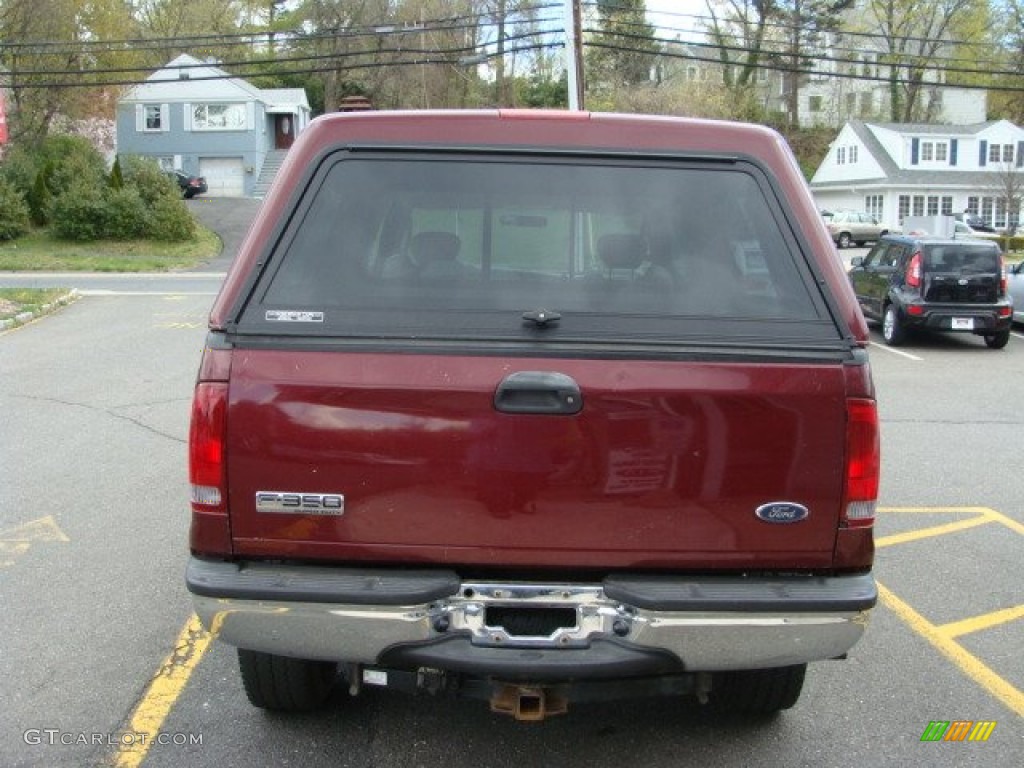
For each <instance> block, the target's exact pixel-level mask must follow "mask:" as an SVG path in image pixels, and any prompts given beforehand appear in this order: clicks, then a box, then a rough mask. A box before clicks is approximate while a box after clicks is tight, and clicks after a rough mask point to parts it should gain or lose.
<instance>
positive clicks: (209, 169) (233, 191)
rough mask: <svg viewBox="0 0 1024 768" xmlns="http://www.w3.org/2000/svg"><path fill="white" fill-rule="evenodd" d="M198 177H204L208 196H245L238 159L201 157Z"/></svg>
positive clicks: (240, 160)
mask: <svg viewBox="0 0 1024 768" xmlns="http://www.w3.org/2000/svg"><path fill="white" fill-rule="evenodd" d="M199 175H200V176H204V177H206V186H207V187H208V188H209V192H208V193H207V194H209V195H212V196H216V197H242V196H243V195H244V194H245V175H244V173H243V172H242V158H240V157H201V158H199Z"/></svg>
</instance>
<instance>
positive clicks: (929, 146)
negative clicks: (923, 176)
mask: <svg viewBox="0 0 1024 768" xmlns="http://www.w3.org/2000/svg"><path fill="white" fill-rule="evenodd" d="M921 162H922V163H946V162H949V143H948V142H945V141H922V142H921Z"/></svg>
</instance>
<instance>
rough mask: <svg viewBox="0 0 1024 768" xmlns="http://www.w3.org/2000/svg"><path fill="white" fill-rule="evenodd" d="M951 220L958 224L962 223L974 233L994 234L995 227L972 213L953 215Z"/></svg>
mask: <svg viewBox="0 0 1024 768" xmlns="http://www.w3.org/2000/svg"><path fill="white" fill-rule="evenodd" d="M953 218H954V219H956V220H957V221H959V222H963V223H964V224H966V225H967V226H968V227H970V228H971V229H972V230H974V231H975V232H989V233H994V232H995V231H996V230H995V227H993V226H992V225H990V224H989V223H988V222H986V221H985V220H984V219H983V218H981V216H978V215H976V214H973V213H967V212H966V211H965V212H964V213H954V214H953Z"/></svg>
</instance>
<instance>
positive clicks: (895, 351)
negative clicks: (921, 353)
mask: <svg viewBox="0 0 1024 768" xmlns="http://www.w3.org/2000/svg"><path fill="white" fill-rule="evenodd" d="M871 346H872V347H877V348H878V349H884V350H885V351H886V352H892V353H893V354H894V355H899V356H900V357H905V358H907V359H908V360H916V361H917V362H919V363H923V362H924V358H923V357H918V356H917V355H912V354H910V353H909V352H904V351H903V350H902V349H893V348H892V347H890V346H888V345H886V344H879V343H878V342H877V341H872V342H871Z"/></svg>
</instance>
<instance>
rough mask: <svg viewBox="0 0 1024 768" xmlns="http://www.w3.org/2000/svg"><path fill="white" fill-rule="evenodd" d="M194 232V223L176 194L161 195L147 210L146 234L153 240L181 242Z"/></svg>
mask: <svg viewBox="0 0 1024 768" xmlns="http://www.w3.org/2000/svg"><path fill="white" fill-rule="evenodd" d="M195 232H196V223H195V221H194V220H193V218H192V214H191V213H189V210H188V208H187V207H186V206H185V203H183V202H182V201H181V200H180V199H179V198H178V197H177V195H171V196H165V197H161V198H160V199H159V200H157V201H156V202H155V203H153V206H152V208H151V210H150V212H149V228H148V229H147V232H146V234H147V236H148V237H151V238H153V239H154V240H166V241H168V242H181V241H183V240H190V239H191V238H192V237H193V236H194V235H195Z"/></svg>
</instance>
